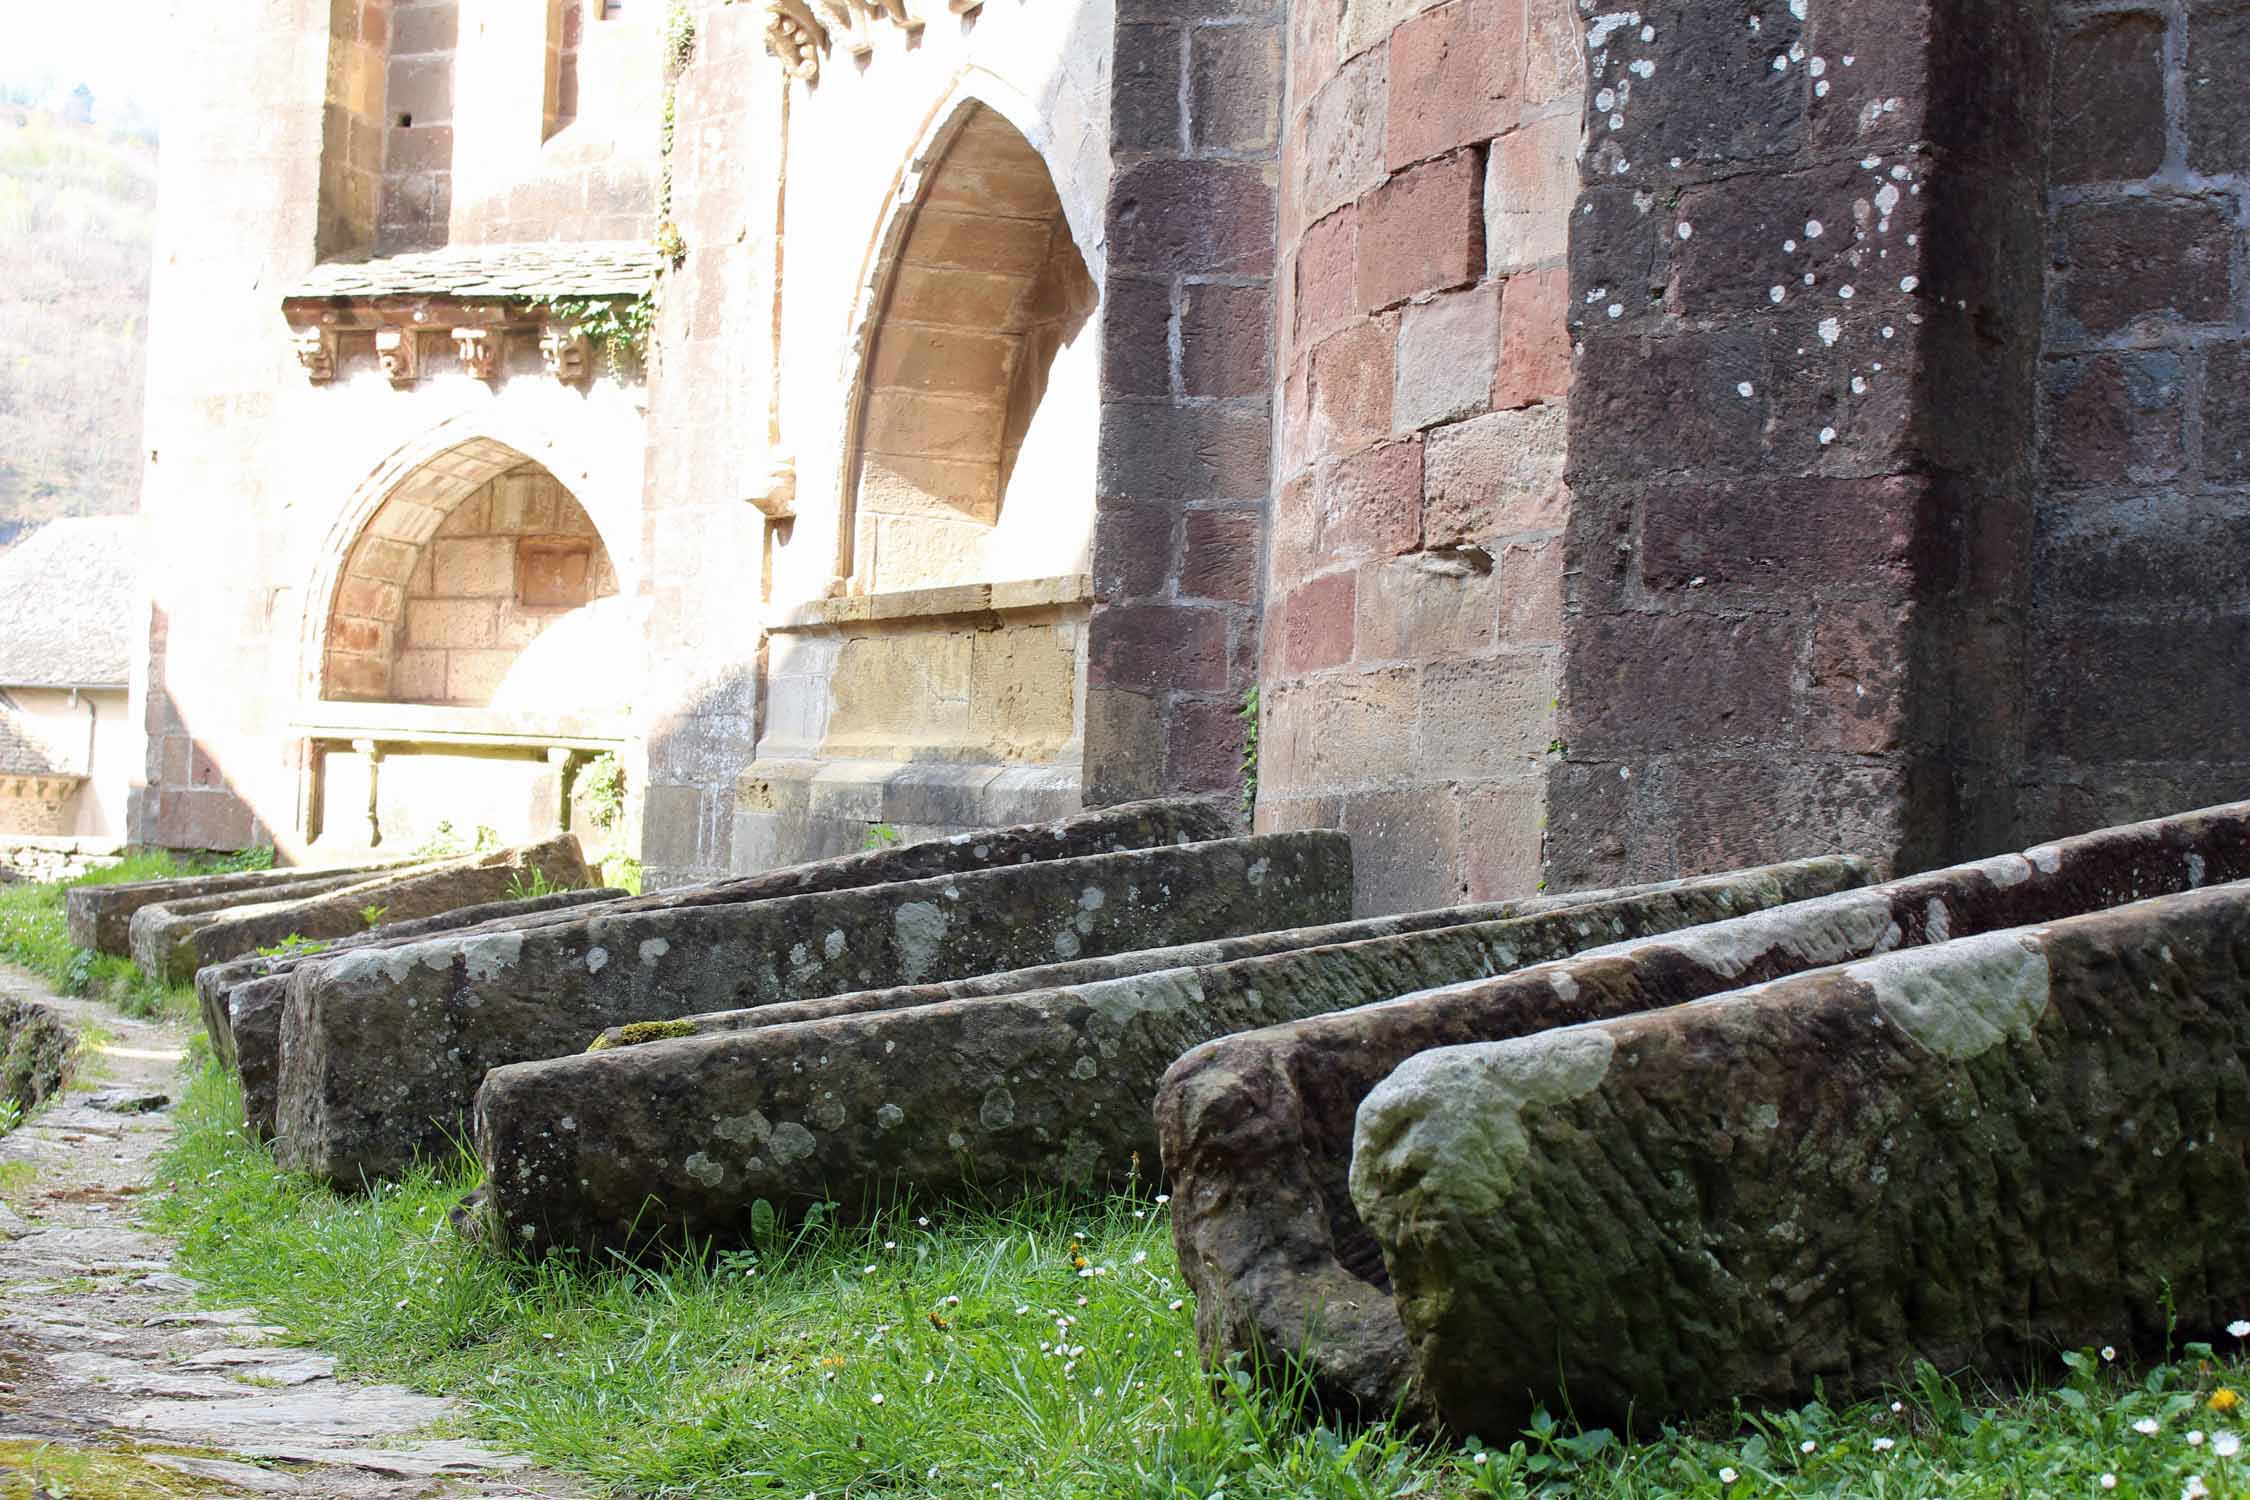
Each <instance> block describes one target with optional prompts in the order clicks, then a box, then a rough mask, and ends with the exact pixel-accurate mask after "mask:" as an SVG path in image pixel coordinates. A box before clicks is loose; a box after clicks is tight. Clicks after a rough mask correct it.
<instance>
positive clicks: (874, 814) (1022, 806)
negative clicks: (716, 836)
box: [733, 756, 1085, 872]
mask: <svg viewBox="0 0 2250 1500" xmlns="http://www.w3.org/2000/svg"><path fill="white" fill-rule="evenodd" d="M1084 801H1085V794H1084V790H1083V788H1082V786H1081V784H1080V776H1079V768H1078V767H1077V766H1076V765H1074V764H1073V765H1005V766H1003V765H993V764H991V763H989V762H987V763H985V764H981V765H979V764H967V763H957V762H941V761H906V762H898V761H869V760H845V761H824V760H807V759H798V758H794V757H788V758H784V757H773V756H768V757H762V758H760V759H759V760H756V761H753V762H752V763H751V765H750V768H749V769H748V770H747V771H745V772H743V773H742V775H741V777H740V778H739V779H738V780H737V781H736V783H735V814H734V860H733V867H734V869H735V870H736V871H737V872H749V871H754V870H760V869H766V868H769V867H772V866H776V865H783V864H789V863H793V862H796V861H799V860H804V859H817V858H821V857H823V856H825V855H833V854H853V853H857V852H859V851H860V850H861V849H863V848H865V847H866V841H867V838H868V830H869V829H870V828H873V827H874V826H876V825H878V824H886V825H888V826H890V827H891V828H893V829H894V830H896V831H897V832H898V834H899V836H900V837H901V838H902V839H904V840H905V841H907V842H914V841H917V840H920V839H925V838H942V837H948V836H950V835H952V834H956V833H969V832H973V831H974V830H977V829H980V828H995V827H1005V826H1009V825H1012V824H1017V823H1038V822H1045V821H1048V820H1050V819H1053V818H1059V817H1067V816H1069V815H1070V814H1072V813H1075V812H1078V811H1079V810H1080V809H1081V808H1082V807H1083V805H1084Z"/></svg>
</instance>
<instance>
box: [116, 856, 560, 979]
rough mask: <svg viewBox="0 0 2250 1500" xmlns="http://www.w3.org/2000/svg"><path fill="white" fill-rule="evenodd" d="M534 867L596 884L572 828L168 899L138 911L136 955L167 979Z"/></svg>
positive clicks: (478, 894) (511, 879)
mask: <svg viewBox="0 0 2250 1500" xmlns="http://www.w3.org/2000/svg"><path fill="white" fill-rule="evenodd" d="M532 874H537V875H540V876H543V877H544V878H545V879H546V882H547V884H549V885H550V886H559V887H567V888H572V889H575V888H578V887H581V886H587V885H591V884H593V876H592V873H591V872H590V871H588V870H587V868H586V858H585V855H584V854H582V853H581V852H580V850H579V847H578V839H577V836H576V835H574V834H568V833H565V834H560V835H558V836H556V837H554V838H551V839H547V840H544V841H543V842H540V843H537V844H529V845H525V846H522V847H520V848H514V849H497V850H494V851H492V852H490V853H488V854H472V855H466V856H464V857H462V858H460V859H455V860H445V861H442V862H439V863H436V864H430V865H415V866H410V867H408V868H407V869H405V870H401V871H395V872H389V873H385V874H380V875H377V876H374V877H372V878H370V879H367V880H362V881H357V882H354V883H351V884H346V885H343V886H336V887H329V888H326V889H318V888H315V889H312V890H309V891H306V892H303V893H291V894H290V895H289V896H287V897H285V898H284V899H281V900H276V901H263V902H258V903H255V904H247V905H245V904H235V903H231V902H229V900H228V898H226V897H212V898H206V900H205V901H203V902H199V903H196V905H197V906H198V907H199V908H208V907H209V906H210V904H211V902H214V901H217V902H223V903H228V904H224V905H221V906H220V907H218V908H217V909H215V910H214V909H196V910H186V909H182V908H175V907H172V906H169V905H163V904H159V905H156V906H148V907H143V908H142V909H141V910H139V911H137V912H135V913H133V920H132V924H131V928H132V944H133V961H134V963H136V964H138V965H139V966H140V968H141V972H142V973H144V974H147V975H149V976H151V977H152V978H155V979H160V980H163V981H164V982H166V983H168V984H169V983H179V982H184V981H187V980H190V979H193V978H194V977H195V973H196V970H198V969H200V968H202V967H203V966H204V965H205V964H214V963H224V962H226V961H227V960H228V959H234V958H240V957H242V955H244V954H246V953H252V952H255V951H256V950H258V949H260V948H265V947H270V946H272V945H273V944H275V943H279V942H280V941H282V940H283V939H284V938H286V937H289V936H290V935H292V934H295V935H296V936H298V937H305V938H337V937H349V936H351V935H352V934H354V933H360V932H365V931H367V930H368V927H369V925H370V924H369V922H368V920H367V917H366V915H365V914H366V913H367V912H368V911H369V910H371V909H373V908H377V907H380V908H381V909H382V912H383V916H382V917H381V918H378V920H379V921H380V920H387V919H388V918H390V917H393V916H395V917H397V918H399V919H400V920H402V921H405V920H411V919H413V918H416V917H431V916H436V915H438V914H439V913H440V912H447V911H452V910H454V909H456V908H458V907H463V906H475V905H478V904H481V903H484V902H489V901H497V900H500V899H501V898H503V897H504V896H506V895H507V893H508V891H509V889H510V887H511V886H512V885H513V884H514V883H516V882H519V881H522V880H524V879H525V878H526V877H528V876H529V875H532Z"/></svg>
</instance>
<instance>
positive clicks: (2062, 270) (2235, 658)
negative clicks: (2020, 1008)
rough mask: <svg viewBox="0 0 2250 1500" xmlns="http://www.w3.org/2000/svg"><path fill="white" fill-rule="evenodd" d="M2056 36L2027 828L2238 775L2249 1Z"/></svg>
mask: <svg viewBox="0 0 2250 1500" xmlns="http://www.w3.org/2000/svg"><path fill="white" fill-rule="evenodd" d="M2054 46H2055V76H2054V87H2053V92H2052V116H2051V118H2052V128H2053V148H2052V151H2051V152H2050V154H2049V157H2048V164H2047V181H2046V205H2047V217H2048V222H2047V234H2048V244H2049V251H2050V256H2049V263H2048V269H2047V279H2046V327H2045V345H2044V348H2043V349H2042V351H2041V355H2042V358H2041V367H2040V377H2041V378H2040V398H2041V400H2040V413H2039V419H2040V456H2041V459H2042V461H2043V484H2042V487H2041V490H2040V493H2039V498H2038V505H2037V508H2036V515H2035V519H2034V529H2033V545H2032V552H2031V566H2030V587H2029V600H2030V616H2029V634H2028V639H2027V641H2026V647H2027V649H2026V650H2025V652H2024V655H2023V658H2022V661H2023V669H2024V673H2025V686H2026V697H2027V719H2026V724H2025V736H2024V737H2025V755H2024V759H2023V763H2022V767H2021V772H2020V777H2019V785H2018V796H2017V812H2016V816H2017V819H2018V822H2019V823H2020V825H2021V827H2022V828H2023V829H2024V830H2025V831H2026V832H2027V833H2032V834H2061V833H2075V832H2078V831H2081V830H2083V829H2087V828H2092V827H2095V826H2098V825H2101V824H2105V823H2113V822H2118V821H2121V820H2124V819H2128V818H2141V817H2147V816H2150V815H2151V814H2153V813H2156V812H2158V811H2161V810H2164V809H2169V808H2177V807H2189V806H2196V805H2199V804H2204V803H2211V802H2217V801H2220V800H2223V799H2226V798H2232V797H2240V796H2242V795H2243V788H2244V787H2245V786H2246V785H2250V712H2245V710H2244V706H2243V688H2244V686H2245V682H2246V679H2250V321H2246V317H2245V314H2246V306H2245V297H2246V293H2250V274H2246V263H2245V242H2244V236H2243V226H2244V222H2245V219H2244V213H2245V206H2244V202H2243V192H2244V189H2243V183H2244V178H2243V177H2242V175H2241V174H2243V173H2244V172H2245V171H2246V170H2250V95H2246V94H2245V93H2244V90H2243V87H2242V82H2243V79H2244V78H2245V76H2246V74H2250V7H2246V6H2243V5H2239V4H2219V3H2192V4H2186V3H2181V4H2148V5H2130V6H2123V7H2121V6H2116V5H2099V6H2096V5H2072V6H2068V7H2065V8H2063V9H2061V10H2060V11H2059V12H2058V14H2057V15H2056V18H2055V27H2054Z"/></svg>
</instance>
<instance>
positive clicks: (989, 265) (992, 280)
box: [838, 99, 1099, 593]
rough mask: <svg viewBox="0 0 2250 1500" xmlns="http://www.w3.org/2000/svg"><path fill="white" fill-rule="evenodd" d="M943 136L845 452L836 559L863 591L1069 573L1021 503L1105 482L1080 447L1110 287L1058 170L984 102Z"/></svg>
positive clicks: (885, 265) (887, 258)
mask: <svg viewBox="0 0 2250 1500" xmlns="http://www.w3.org/2000/svg"><path fill="white" fill-rule="evenodd" d="M937 141H938V143H939V144H938V147H937V149H936V151H935V152H934V153H933V156H934V160H935V165H934V166H932V167H930V168H929V169H927V170H926V171H925V172H924V173H923V176H922V181H921V189H920V192H919V193H918V194H917V196H916V198H915V200H914V203H913V205H912V208H911V209H910V210H909V211H908V212H907V214H906V215H904V217H903V219H902V220H901V221H900V223H899V225H898V226H896V227H895V228H894V230H893V232H892V234H891V235H890V237H889V241H888V243H887V244H886V246H885V247H884V253H883V256H882V259H881V261H880V262H879V263H878V267H877V271H876V278H875V279H876V284H877V285H878V286H879V287H880V288H881V291H880V295H879V297H878V299H877V301H876V304H875V306H876V314H875V317H874V319H873V321H872V324H871V325H870V327H869V330H868V333H867V336H866V340H865V349H866V354H865V358H864V360H863V361H862V363H861V366H860V372H859V379H858V385H857V390H856V392H855V414H854V422H853V427H852V433H851V440H850V443H849V446H848V448H847V452H846V455H845V463H844V465H843V484H844V493H843V496H842V511H841V518H840V520H841V524H840V526H839V552H840V554H841V555H840V557H839V559H838V561H839V569H838V571H839V573H840V575H841V576H843V577H845V578H847V579H849V580H850V583H851V588H852V591H853V592H854V593H876V592H884V591H889V590H896V589H906V588H924V587H936V586H941V585H947V584H960V583H978V582H986V581H990V580H993V579H995V578H1003V577H1026V576H1036V575H1038V574H1040V573H1051V572H1056V571H1061V569H1060V568H1059V567H1057V566H1055V565H1053V564H1052V563H1051V562H1043V561H1042V559H1044V558H1051V557H1052V556H1054V555H1056V549H1055V547H1054V538H1053V536H1052V534H1051V532H1050V534H1049V535H1047V536H1045V537H1040V536H1039V530H1040V527H1039V522H1040V517H1039V516H1038V515H1036V514H1026V515H1019V514H1018V513H1017V512H1018V510H1019V509H1020V508H1024V507H1032V506H1038V505H1041V504H1042V503H1044V502H1046V501H1048V500H1051V499H1052V498H1054V492H1055V490H1056V489H1057V488H1058V487H1064V488H1069V489H1078V488H1085V489H1086V490H1087V492H1088V494H1087V496H1085V497H1078V496H1073V497H1072V498H1075V499H1088V498H1090V494H1091V489H1090V485H1091V475H1092V468H1091V465H1090V463H1089V464H1085V465H1084V469H1085V477H1084V479H1083V480H1080V479H1078V478H1077V477H1076V476H1075V475H1074V473H1073V460H1074V459H1083V458H1085V457H1086V456H1087V455H1088V454H1090V452H1091V446H1092V442H1093V437H1094V430H1095V422H1096V421H1097V419H1098V411H1097V407H1096V404H1095V400H1094V387H1093V383H1092V378H1091V377H1092V375H1093V370H1092V359H1091V354H1092V350H1091V348H1090V347H1087V346H1086V345H1084V344H1082V342H1081V336H1082V335H1084V334H1086V332H1087V330H1088V327H1089V319H1090V317H1091V315H1092V313H1093V310H1094V307H1095V305H1096V303H1097V301H1098V300H1099V291H1098V288H1097V287H1096V286H1095V283H1094V279H1093V276H1092V274H1091V273H1090V272H1089V271H1088V270H1087V268H1086V262H1085V259H1084V257H1083V256H1081V255H1080V254H1079V251H1078V246H1077V242H1076V241H1075V239H1074V238H1073V237H1072V235H1071V230H1070V224H1069V221H1068V219H1067V217H1066V215H1065V213H1064V210H1063V204H1062V200H1061V198H1060V197H1059V196H1058V194H1057V193H1056V191H1055V185H1054V181H1053V179H1052V178H1051V177H1050V176H1049V174H1048V171H1047V165H1046V163H1045V162H1044V161H1043V160H1042V159H1041V157H1040V155H1039V153H1038V151H1037V150H1036V149H1035V148H1034V147H1033V146H1032V145H1031V143H1030V142H1029V141H1028V140H1026V139H1025V138H1024V136H1023V135H1022V133H1021V132H1019V131H1018V130H1017V129H1016V128H1015V126H1013V125H1012V124H1010V123H1009V122H1008V121H1007V119H1006V118H1004V117H1003V116H1002V115H1001V114H1000V113H999V112H998V111H996V110H994V109H992V108H991V107H990V106H988V105H986V104H983V103H981V102H979V101H977V100H974V99H971V100H965V101H964V102H963V103H962V104H961V105H959V106H958V107H957V108H956V109H955V110H954V112H953V114H952V115H951V116H950V117H949V119H948V120H947V121H946V124H945V126H944V127H943V128H942V129H941V130H940V131H939V132H938V135H937ZM1072 355H1076V356H1078V357H1077V358H1075V359H1073V358H1071V356H1072ZM1081 363H1082V364H1083V365H1084V366H1085V367H1086V368H1085V370H1084V371H1083V372H1082V373H1083V376H1084V378H1074V377H1077V376H1079V375H1080V374H1081V372H1080V371H1078V370H1077V368H1076V366H1077V365H1079V364H1081ZM1042 490H1044V491H1046V492H1047V493H1046V494H1045V495H1042V494H1041V493H1039V492H1040V491H1042ZM1080 540H1081V541H1082V539H1080Z"/></svg>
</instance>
